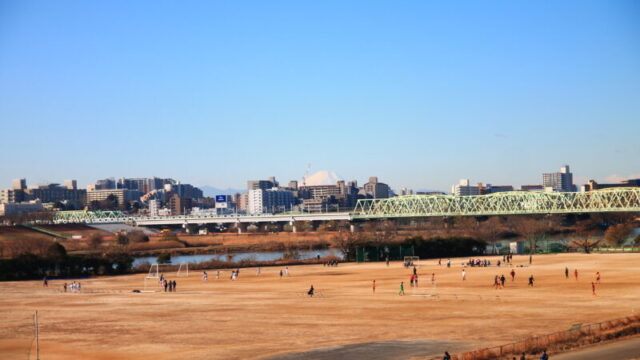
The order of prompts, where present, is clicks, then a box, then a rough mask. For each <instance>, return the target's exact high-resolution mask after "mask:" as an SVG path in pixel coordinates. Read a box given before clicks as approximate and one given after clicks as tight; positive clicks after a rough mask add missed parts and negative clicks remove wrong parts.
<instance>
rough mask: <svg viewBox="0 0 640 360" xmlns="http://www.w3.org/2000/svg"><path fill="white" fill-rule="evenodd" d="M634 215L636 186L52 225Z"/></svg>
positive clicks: (89, 214) (84, 214) (85, 217)
mask: <svg viewBox="0 0 640 360" xmlns="http://www.w3.org/2000/svg"><path fill="white" fill-rule="evenodd" d="M605 212H638V213H640V188H610V189H602V190H596V191H589V192H579V193H570V192H568V193H558V192H532V191H509V192H501V193H496V194H489V195H478V196H455V195H409V196H398V197H393V198H388V199H364V200H358V202H357V204H356V207H355V209H354V210H353V211H352V212H333V213H331V212H329V213H300V214H296V213H288V214H261V215H235V214H234V215H224V216H193V215H180V216H154V217H152V216H132V215H127V214H125V213H123V212H120V211H60V212H57V213H56V214H55V216H54V222H55V223H87V224H99V223H131V224H135V225H143V226H144V225H182V224H212V223H215V224H229V223H265V222H288V223H290V224H294V223H295V222H297V221H331V220H343V221H344V220H346V221H352V220H366V219H381V218H402V217H431V216H491V215H537V214H572V213H605Z"/></svg>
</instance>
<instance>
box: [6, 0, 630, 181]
mask: <svg viewBox="0 0 640 360" xmlns="http://www.w3.org/2000/svg"><path fill="white" fill-rule="evenodd" d="M0 135H1V140H0V188H6V187H9V186H10V180H11V179H12V178H17V177H26V178H27V179H28V182H29V183H30V184H35V183H39V182H47V181H51V182H62V180H64V179H68V178H74V179H78V180H79V182H80V184H81V185H86V184H88V183H91V182H93V181H95V180H96V179H98V178H105V177H110V176H115V177H122V176H126V177H147V176H166V177H173V178H176V179H180V180H182V181H184V182H191V183H193V184H195V185H212V186H216V187H222V188H224V187H236V188H242V187H244V186H245V184H246V180H248V179H257V178H266V177H268V176H276V177H277V178H278V179H279V180H281V181H287V180H290V179H300V178H301V177H302V176H303V175H304V172H305V170H306V168H307V166H308V164H311V170H312V172H314V171H317V170H331V171H335V172H336V173H337V174H339V175H340V176H341V177H343V178H344V179H345V180H351V179H357V180H358V181H359V183H361V184H362V183H364V182H365V181H366V178H367V177H368V176H372V175H377V176H378V177H379V179H380V181H383V182H387V183H389V184H390V185H391V186H392V187H395V188H399V187H403V186H406V187H410V188H414V189H424V188H427V189H441V190H449V189H450V186H451V185H452V184H454V183H457V181H458V179H460V178H469V179H471V181H472V182H479V181H482V182H488V183H492V184H513V185H520V184H536V183H540V182H541V175H540V174H541V173H542V172H551V171H558V170H559V168H560V166H561V165H562V164H565V163H567V164H570V165H571V167H572V170H573V172H574V176H575V177H576V178H577V180H578V182H580V181H586V180H587V179H589V178H593V179H596V180H601V181H604V180H605V179H607V178H609V179H616V178H615V177H617V178H625V177H629V176H633V175H635V176H640V175H639V174H640V137H639V135H640V2H639V1H634V0H630V1H585V0H580V1H538V0H536V1H499V2H494V1H440V2H435V1H371V0H368V1H361V2H358V1H343V0H340V1H324V0H323V1H225V2H215V1H201V2H200V1H157V0H154V1H84V0H83V1H11V0H0Z"/></svg>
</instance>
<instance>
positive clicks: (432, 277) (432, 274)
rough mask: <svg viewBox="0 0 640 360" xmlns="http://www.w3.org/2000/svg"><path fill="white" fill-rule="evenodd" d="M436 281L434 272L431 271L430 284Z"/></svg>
mask: <svg viewBox="0 0 640 360" xmlns="http://www.w3.org/2000/svg"><path fill="white" fill-rule="evenodd" d="M435 282H436V273H431V285H433V284H434V283H435Z"/></svg>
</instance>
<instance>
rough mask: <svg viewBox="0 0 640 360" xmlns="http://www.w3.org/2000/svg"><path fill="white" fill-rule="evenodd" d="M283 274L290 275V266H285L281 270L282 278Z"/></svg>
mask: <svg viewBox="0 0 640 360" xmlns="http://www.w3.org/2000/svg"><path fill="white" fill-rule="evenodd" d="M283 276H290V275H289V267H288V266H287V267H286V268H284V269H283V270H280V278H281V279H282V277H283Z"/></svg>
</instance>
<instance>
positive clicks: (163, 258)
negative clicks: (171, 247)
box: [156, 253, 171, 264]
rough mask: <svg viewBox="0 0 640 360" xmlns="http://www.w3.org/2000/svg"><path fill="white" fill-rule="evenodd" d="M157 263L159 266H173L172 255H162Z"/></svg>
mask: <svg viewBox="0 0 640 360" xmlns="http://www.w3.org/2000/svg"><path fill="white" fill-rule="evenodd" d="M156 262H157V263H158V264H171V254H169V253H162V254H160V255H159V256H158V258H157V259H156Z"/></svg>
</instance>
